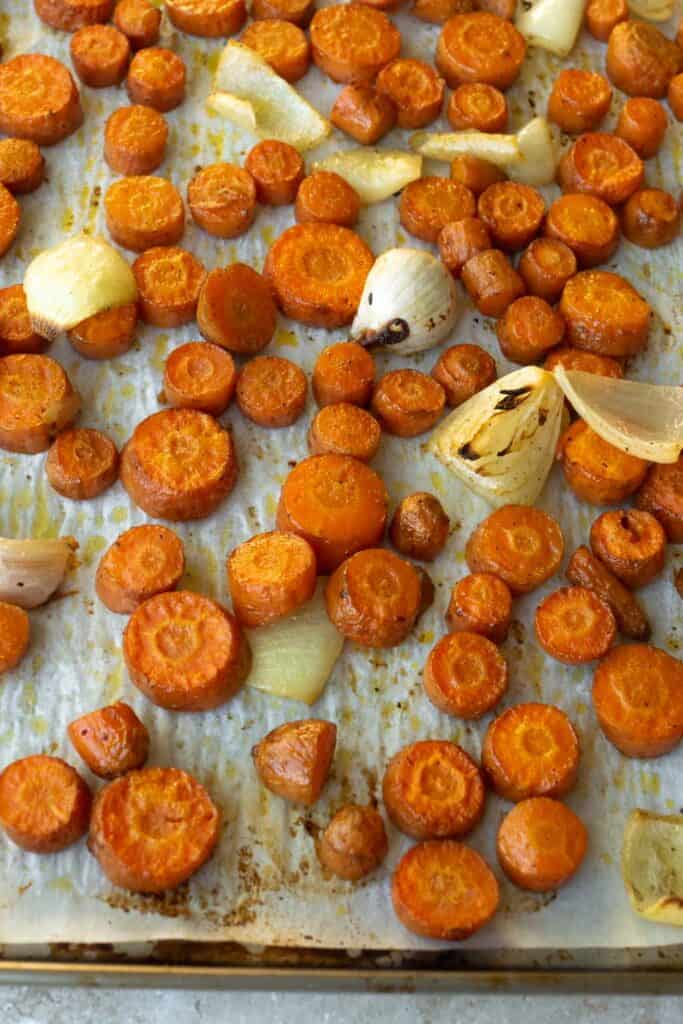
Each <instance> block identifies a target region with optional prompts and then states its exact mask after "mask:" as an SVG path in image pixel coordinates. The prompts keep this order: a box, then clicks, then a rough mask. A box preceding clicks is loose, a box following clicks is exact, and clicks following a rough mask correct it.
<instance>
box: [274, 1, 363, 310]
mask: <svg viewBox="0 0 683 1024" xmlns="http://www.w3.org/2000/svg"><path fill="white" fill-rule="evenodd" d="M349 6H353V5H349ZM331 9H332V8H329V7H328V8H325V10H331ZM368 9H369V8H368ZM372 263H373V256H372V253H371V252H370V250H369V248H368V247H367V245H366V244H365V242H364V241H363V240H362V239H361V238H359V236H358V235H356V234H354V232H353V231H350V230H349V228H345V227H340V226H339V225H338V224H296V225H295V226H294V227H291V228H288V229H287V230H286V231H284V232H283V233H282V234H281V235H280V237H279V238H278V239H277V241H276V242H275V243H274V245H272V246H271V247H270V249H269V250H268V255H267V256H266V262H265V266H264V271H263V272H264V274H265V277H266V278H267V280H268V281H269V282H270V284H271V286H272V288H273V291H274V292H275V297H276V300H277V303H278V305H279V306H280V308H281V309H282V312H283V313H284V314H285V316H289V317H291V318H292V319H293V320H298V321H300V322H301V323H304V324H310V325H311V326H313V327H328V328H333V327H344V326H345V325H346V324H349V323H351V321H352V320H353V317H354V315H355V313H356V310H357V309H358V306H359V304H360V299H361V295H362V293H363V286H364V284H365V278H366V277H367V275H368V273H369V271H370V267H371V266H372Z"/></svg>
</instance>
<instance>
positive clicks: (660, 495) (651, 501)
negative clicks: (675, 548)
mask: <svg viewBox="0 0 683 1024" xmlns="http://www.w3.org/2000/svg"><path fill="white" fill-rule="evenodd" d="M636 506H637V507H638V508H640V509H645V510H646V511H647V512H651V513H652V515H653V516H654V517H655V518H656V519H658V520H659V522H660V523H661V524H662V526H663V527H664V529H665V531H666V535H667V537H668V538H669V540H670V541H671V543H672V544H680V543H682V542H683V456H679V459H678V462H674V463H671V464H669V465H654V466H652V467H651V468H650V470H649V472H648V474H647V476H646V478H645V482H644V483H643V485H642V487H641V488H640V490H639V491H638V493H637V495H636Z"/></svg>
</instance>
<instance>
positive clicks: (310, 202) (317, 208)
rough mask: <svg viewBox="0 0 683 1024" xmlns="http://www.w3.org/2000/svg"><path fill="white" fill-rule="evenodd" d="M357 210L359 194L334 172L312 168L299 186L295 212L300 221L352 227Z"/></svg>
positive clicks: (356, 217)
mask: <svg viewBox="0 0 683 1024" xmlns="http://www.w3.org/2000/svg"><path fill="white" fill-rule="evenodd" d="M359 213H360V196H359V195H358V193H357V192H356V190H355V188H353V186H352V185H349V183H348V182H347V181H345V180H344V178H342V177H341V176H340V175H339V174H335V173H334V171H315V172H314V173H313V174H309V175H308V177H306V178H304V180H303V181H302V182H301V184H300V185H299V188H298V190H297V193H296V203H295V204H294V214H295V216H296V219H297V221H298V222H299V223H300V224H307V223H309V222H311V221H323V222H325V223H327V224H339V225H341V226H342V227H347V228H351V227H353V225H354V224H355V223H356V221H357V220H358V215H359Z"/></svg>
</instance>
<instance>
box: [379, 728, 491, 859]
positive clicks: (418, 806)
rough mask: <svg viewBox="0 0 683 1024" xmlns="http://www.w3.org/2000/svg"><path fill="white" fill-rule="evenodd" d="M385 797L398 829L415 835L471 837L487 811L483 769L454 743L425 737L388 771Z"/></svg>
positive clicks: (393, 761) (406, 749)
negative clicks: (469, 834)
mask: <svg viewBox="0 0 683 1024" xmlns="http://www.w3.org/2000/svg"><path fill="white" fill-rule="evenodd" d="M382 796H383V799H384V805H385V807H386V809H387V814H388V815H389V817H390V818H391V820H392V821H393V823H394V825H396V827H397V828H400V829H401V831H402V832H405V833H406V834H407V835H409V836H413V838H415V839H448V838H451V837H456V836H464V835H467V833H468V832H471V831H472V829H473V828H474V827H475V825H477V824H478V823H479V821H480V820H481V817H482V815H483V813H484V802H485V799H486V791H485V789H484V780H483V779H482V777H481V772H480V771H479V768H478V767H477V765H476V764H475V763H474V761H473V760H472V758H471V757H469V755H468V754H466V753H465V751H464V750H463V749H462V748H461V747H459V746H458V745H457V744H456V743H450V742H448V740H422V741H420V742H418V743H411V744H409V745H408V746H407V747H403V749H402V750H399V752H398V753H397V754H395V755H394V757H393V758H392V759H391V761H390V762H389V764H388V765H387V769H386V771H385V773H384V781H383V783H382Z"/></svg>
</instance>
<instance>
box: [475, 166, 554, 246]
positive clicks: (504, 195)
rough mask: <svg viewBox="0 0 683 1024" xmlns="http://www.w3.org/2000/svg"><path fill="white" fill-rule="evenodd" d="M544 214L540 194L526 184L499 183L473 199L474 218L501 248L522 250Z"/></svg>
mask: <svg viewBox="0 0 683 1024" xmlns="http://www.w3.org/2000/svg"><path fill="white" fill-rule="evenodd" d="M544 213H545V202H544V201H543V196H542V195H541V193H540V192H539V191H538V190H537V189H535V188H532V187H531V186H530V185H519V184H517V183H516V182H513V181H500V182H497V183H496V184H495V185H490V186H489V187H488V188H487V189H486V191H485V192H482V194H481V195H480V196H479V199H478V200H477V215H478V216H479V217H480V219H481V220H483V222H484V224H485V225H486V227H487V228H488V229H489V231H490V232H491V237H492V238H493V242H494V245H497V246H499V247H500V248H501V249H523V248H524V246H526V245H528V244H529V242H530V241H531V239H532V238H533V237H534V235H536V234H537V233H538V230H539V228H540V226H541V223H542V221H543V215H544Z"/></svg>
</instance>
